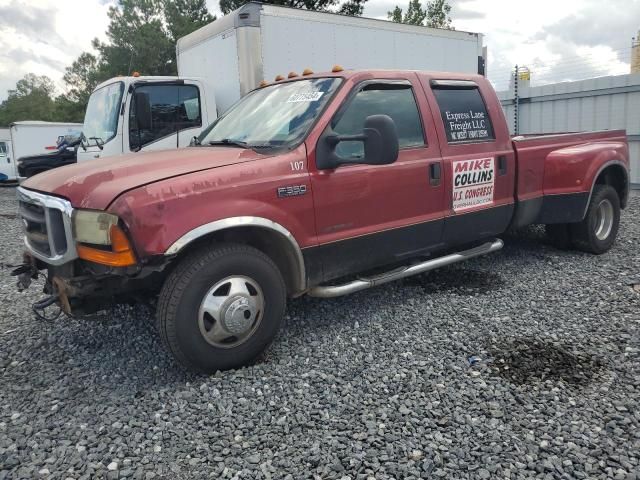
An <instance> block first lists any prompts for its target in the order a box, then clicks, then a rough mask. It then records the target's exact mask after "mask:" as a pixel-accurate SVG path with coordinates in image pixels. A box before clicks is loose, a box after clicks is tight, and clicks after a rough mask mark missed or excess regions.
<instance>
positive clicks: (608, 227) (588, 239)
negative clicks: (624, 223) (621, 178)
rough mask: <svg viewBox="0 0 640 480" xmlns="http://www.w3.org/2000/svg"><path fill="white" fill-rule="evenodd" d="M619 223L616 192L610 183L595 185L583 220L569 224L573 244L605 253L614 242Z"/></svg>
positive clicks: (588, 250) (618, 203)
mask: <svg viewBox="0 0 640 480" xmlns="http://www.w3.org/2000/svg"><path fill="white" fill-rule="evenodd" d="M619 225H620V198H619V197H618V192H616V190H615V188H613V187H612V186H611V185H596V186H595V187H594V189H593V193H592V195H591V200H590V201H589V207H588V208H587V214H586V216H585V217H584V220H582V221H581V222H579V223H574V224H571V238H572V241H573V244H574V245H575V247H576V248H578V249H580V250H583V251H585V252H590V253H595V254H601V253H605V252H607V251H609V249H610V248H611V247H612V245H613V242H615V240H616V236H617V235H618V227H619Z"/></svg>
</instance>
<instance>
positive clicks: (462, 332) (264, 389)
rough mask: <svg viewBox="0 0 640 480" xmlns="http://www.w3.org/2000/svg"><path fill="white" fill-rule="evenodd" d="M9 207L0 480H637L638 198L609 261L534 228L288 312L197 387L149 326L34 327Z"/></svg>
mask: <svg viewBox="0 0 640 480" xmlns="http://www.w3.org/2000/svg"><path fill="white" fill-rule="evenodd" d="M14 195H15V190H14V189H8V188H5V189H0V214H5V215H0V242H1V244H2V246H3V248H2V249H0V265H1V268H0V300H1V301H2V305H3V307H2V314H1V315H0V480H4V479H30V478H56V479H64V478H74V479H78V478H82V479H90V478H91V479H93V478H136V479H144V480H151V479H168V478H171V479H192V478H224V479H238V480H240V479H291V480H293V479H307V478H308V479H319V478H322V479H346V478H351V479H358V480H359V479H363V480H364V479H376V480H382V479H392V478H395V479H417V478H455V479H482V478H491V479H493V478H511V479H524V478H542V479H556V478H557V479H561V478H562V479H571V478H589V479H592V478H595V479H599V478H620V479H622V478H625V479H633V478H638V477H639V473H640V453H639V452H640V425H639V424H640V329H639V326H640V313H639V312H640V293H638V292H637V291H635V290H634V288H633V287H632V285H633V284H637V283H638V279H639V278H640V254H639V250H638V249H639V248H640V221H639V220H638V218H640V198H638V197H635V198H632V199H631V203H630V206H629V209H628V210H627V211H625V212H624V213H623V215H622V224H621V227H620V234H619V239H618V241H617V244H616V245H615V247H614V248H613V250H612V251H611V252H609V253H607V254H604V255H601V256H592V255H587V254H583V253H579V252H571V251H560V250H556V249H554V248H552V247H551V246H550V245H549V244H548V243H547V242H546V240H545V239H544V236H543V233H542V229H540V228H538V227H532V228H528V229H526V230H524V231H522V232H518V233H515V234H510V235H507V236H505V248H504V250H503V251H502V252H499V253H496V254H494V255H491V256H487V257H482V258H477V259H474V260H471V261H469V262H467V263H464V264H457V265H455V266H452V267H449V268H444V269H441V270H439V271H435V272H431V273H429V274H425V275H421V276H418V277H413V278H410V279H406V280H405V281H401V282H396V283H392V284H388V285H384V286H381V287H378V288H374V289H371V290H367V291H363V292H360V293H357V294H354V295H351V296H348V297H343V298H336V299H331V300H321V299H314V298H306V297H303V298H299V299H296V300H292V301H290V302H289V306H288V312H287V317H286V319H285V325H284V326H283V329H282V332H281V334H280V335H279V336H278V338H277V339H276V341H275V342H274V344H273V346H272V347H271V348H270V350H269V351H268V352H267V353H266V354H265V355H264V356H263V358H262V359H261V361H260V362H258V363H257V364H255V365H253V366H251V367H248V368H243V369H240V370H236V371H232V372H223V373H218V374H215V375H212V376H209V377H206V376H197V375H192V374H187V373H185V372H184V371H183V370H181V369H180V368H179V367H178V365H177V364H176V363H175V362H174V361H173V360H172V358H171V357H170V356H169V354H168V353H167V352H166V351H165V350H164V349H163V348H162V346H161V344H160V341H159V339H158V336H157V335H156V333H155V332H154V330H153V327H152V326H151V323H152V322H150V316H151V315H152V313H151V312H149V311H148V310H147V309H146V308H145V307H143V306H132V307H117V308H114V309H113V310H111V311H108V312H106V313H101V314H97V315H93V316H91V317H90V318H87V319H68V318H61V319H59V320H57V321H55V322H53V323H51V324H47V323H41V322H37V321H36V320H34V319H33V317H32V315H31V312H30V308H31V303H32V302H33V301H34V300H36V299H38V298H40V296H41V295H42V294H41V292H40V291H39V289H38V288H37V285H34V286H32V287H31V288H30V289H29V290H27V291H24V292H18V291H17V290H16V289H15V279H14V278H12V277H10V276H9V272H10V270H11V267H10V265H14V264H16V263H19V261H20V255H21V248H22V238H21V232H20V222H19V220H18V219H17V218H15V217H14V216H13V215H15V213H16V204H15V201H14ZM7 214H8V215H7ZM634 282H635V283H634ZM36 283H37V282H36ZM41 285H42V284H41V283H40V287H41ZM470 359H471V360H470Z"/></svg>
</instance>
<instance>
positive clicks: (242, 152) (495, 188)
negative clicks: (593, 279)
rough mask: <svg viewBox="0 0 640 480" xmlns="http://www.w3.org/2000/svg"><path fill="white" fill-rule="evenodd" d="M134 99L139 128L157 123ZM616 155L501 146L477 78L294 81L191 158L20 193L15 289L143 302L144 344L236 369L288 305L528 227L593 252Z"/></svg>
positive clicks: (236, 110)
mask: <svg viewBox="0 0 640 480" xmlns="http://www.w3.org/2000/svg"><path fill="white" fill-rule="evenodd" d="M136 102H137V107H138V109H139V110H140V112H146V113H141V115H148V117H147V118H145V119H144V122H143V123H144V125H145V126H147V127H148V126H150V125H156V126H158V128H160V127H161V126H162V122H163V119H166V118H167V117H166V116H167V115H171V112H169V111H166V109H165V110H157V111H156V110H151V109H148V108H146V107H145V105H144V98H141V99H136ZM176 114H177V113H176ZM164 121H166V120H164ZM121 124H122V122H119V125H121ZM120 133H121V132H118V134H116V135H115V136H114V138H113V139H112V140H111V141H116V142H117V141H121V136H120V135H119V134H120ZM628 155H629V152H628V146H627V141H626V135H625V132H624V131H606V132H594V133H570V134H560V135H558V134H556V135H544V136H527V137H523V136H520V137H516V138H512V137H511V136H510V135H509V132H508V128H507V123H506V121H505V118H504V116H503V112H502V109H501V107H500V103H499V101H498V99H497V97H496V95H495V93H494V91H493V89H492V87H491V85H490V84H489V82H488V81H487V80H486V79H485V78H483V77H481V76H476V75H461V74H450V73H430V72H416V71H343V70H342V69H341V68H334V69H333V71H332V72H330V73H321V74H313V73H309V72H308V71H305V74H303V75H300V76H299V75H296V74H295V73H293V72H292V73H291V74H290V75H289V78H287V79H284V78H281V77H279V78H278V79H277V81H275V82H273V83H271V84H266V85H264V84H263V85H261V86H260V87H259V88H256V89H255V90H254V91H252V92H251V93H249V94H248V95H247V96H245V97H244V98H243V99H242V100H240V101H239V102H238V103H237V104H236V105H235V106H234V107H232V108H231V109H230V110H229V111H228V112H227V113H226V114H224V115H223V116H221V117H220V118H219V119H218V120H217V121H216V122H215V123H213V124H212V125H211V126H210V127H208V128H207V129H206V130H204V131H203V133H202V134H201V135H200V137H198V138H197V139H194V140H193V142H192V146H191V147H189V148H184V149H182V150H171V151H164V152H150V153H146V154H145V153H142V154H140V153H138V154H136V155H135V156H122V157H117V158H113V159H108V160H101V161H94V162H87V163H82V164H78V165H71V166H68V167H63V168H60V169H56V170H53V171H50V172H46V173H43V174H41V175H37V176H35V177H33V178H30V179H29V180H27V181H26V182H25V183H24V184H23V185H22V186H21V187H20V188H19V189H18V197H19V203H20V205H19V209H20V210H19V211H20V214H21V216H22V219H23V223H24V228H25V244H26V254H25V259H26V262H25V265H24V266H23V267H22V268H21V269H19V271H18V272H16V274H19V275H20V282H21V283H22V284H23V286H24V285H26V284H27V283H28V278H29V277H33V276H34V275H36V274H37V271H38V270H42V269H46V270H47V271H48V272H47V273H48V275H47V278H48V280H47V284H46V286H45V293H47V294H48V295H50V297H48V299H46V302H45V303H46V304H47V305H48V304H52V303H53V302H56V303H57V304H59V305H60V307H61V308H62V310H64V311H65V312H66V313H68V314H73V313H83V312H90V311H95V310H96V309H102V308H104V307H105V306H107V305H110V304H113V303H122V302H132V301H139V300H140V299H156V298H157V327H158V330H159V332H160V335H161V336H162V338H163V340H164V342H165V344H166V346H167V347H168V349H169V350H170V351H171V352H172V353H173V354H174V355H175V357H176V358H177V359H178V360H179V361H180V362H181V363H182V364H183V365H185V366H186V367H188V368H191V369H194V370H199V371H204V372H211V371H215V370H218V369H226V368H233V367H237V366H240V365H244V364H246V363H248V362H250V361H251V360H252V359H254V358H255V357H256V356H257V355H259V354H260V353H261V352H262V351H263V349H265V348H266V347H267V345H268V344H269V343H270V342H271V341H272V339H273V338H274V336H275V335H276V332H277V331H278V328H279V326H280V323H281V319H282V317H283V314H284V311H285V305H286V299H287V297H295V296H299V295H303V294H308V295H313V296H319V297H333V296H338V295H343V294H346V293H351V292H355V291H358V290H362V289H365V288H368V287H371V286H374V285H379V284H382V283H385V282H388V281H391V280H395V279H398V278H402V277H406V276H408V275H413V274H416V273H420V272H425V271H427V270H431V269H434V268H437V267H440V266H443V265H447V264H451V263H454V262H458V261H461V260H464V259H467V258H470V257H474V256H478V255H482V254H486V253H490V252H494V251H496V250H499V249H500V248H501V247H502V245H503V243H502V241H501V240H499V239H497V238H496V236H498V235H500V234H502V233H504V232H505V231H507V230H508V229H512V228H517V227H522V226H524V225H528V224H545V225H547V230H548V233H549V235H551V237H552V238H553V239H554V240H555V241H556V242H558V243H561V244H563V245H564V246H574V247H576V248H578V249H581V250H584V251H588V252H592V253H596V254H600V253H603V252H606V251H607V250H609V249H610V248H611V246H612V244H613V243H614V240H615V238H616V235H617V232H618V223H619V219H620V209H621V208H624V207H625V205H626V203H627V196H628V191H629V175H628V168H629V161H628ZM39 305H40V306H43V305H44V304H42V303H40V304H39Z"/></svg>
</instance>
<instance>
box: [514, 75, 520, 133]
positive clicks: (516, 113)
mask: <svg viewBox="0 0 640 480" xmlns="http://www.w3.org/2000/svg"><path fill="white" fill-rule="evenodd" d="M519 80H520V72H519V71H518V65H516V70H515V78H514V80H513V134H514V135H518V134H519V133H520V131H519V128H518V117H519V107H520V97H518V81H519Z"/></svg>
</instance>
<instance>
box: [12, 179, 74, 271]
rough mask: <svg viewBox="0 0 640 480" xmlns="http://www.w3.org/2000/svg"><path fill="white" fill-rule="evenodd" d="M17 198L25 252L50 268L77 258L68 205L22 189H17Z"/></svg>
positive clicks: (69, 206) (54, 197) (50, 197)
mask: <svg viewBox="0 0 640 480" xmlns="http://www.w3.org/2000/svg"><path fill="white" fill-rule="evenodd" d="M17 197H18V213H19V214H20V217H21V218H22V226H23V230H24V235H25V246H26V248H27V250H28V251H29V252H30V253H31V254H32V255H33V256H35V257H36V258H39V259H41V260H44V261H45V262H46V263H49V264H51V265H63V264H65V263H67V262H69V261H72V260H75V259H76V258H78V252H77V251H76V248H75V244H74V242H73V234H72V220H71V218H72V215H73V207H72V206H71V203H70V202H69V201H68V200H65V199H63V198H60V197H56V196H53V195H46V194H43V193H39V192H35V191H33V190H29V189H28V188H24V187H18V189H17Z"/></svg>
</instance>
